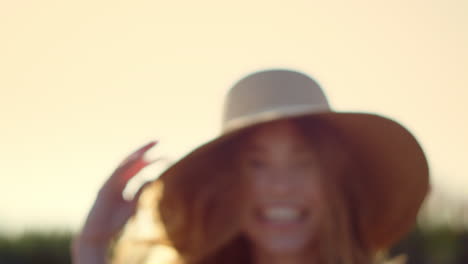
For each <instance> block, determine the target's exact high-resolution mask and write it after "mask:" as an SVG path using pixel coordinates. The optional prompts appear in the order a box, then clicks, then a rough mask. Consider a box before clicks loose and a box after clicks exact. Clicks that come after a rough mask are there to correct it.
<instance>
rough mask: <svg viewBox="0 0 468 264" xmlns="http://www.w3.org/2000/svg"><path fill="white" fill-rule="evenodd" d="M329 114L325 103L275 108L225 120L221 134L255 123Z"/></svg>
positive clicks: (329, 110)
mask: <svg viewBox="0 0 468 264" xmlns="http://www.w3.org/2000/svg"><path fill="white" fill-rule="evenodd" d="M329 112H331V109H330V106H329V105H328V104H327V103H324V104H314V105H310V104H304V105H294V106H283V107H275V108H272V109H266V110H262V111H261V112H257V113H252V114H246V115H242V116H240V117H234V118H230V119H228V120H225V121H224V122H223V125H222V134H226V133H229V132H232V131H234V130H238V129H241V128H245V127H248V126H251V125H254V124H257V123H263V122H268V121H273V120H278V119H282V118H288V117H294V116H300V115H306V114H320V113H329Z"/></svg>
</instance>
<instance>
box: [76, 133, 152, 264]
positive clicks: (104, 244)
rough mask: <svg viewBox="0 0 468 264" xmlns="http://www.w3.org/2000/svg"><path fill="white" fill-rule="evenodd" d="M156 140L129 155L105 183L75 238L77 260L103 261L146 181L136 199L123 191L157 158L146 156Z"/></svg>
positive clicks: (128, 216)
mask: <svg viewBox="0 0 468 264" xmlns="http://www.w3.org/2000/svg"><path fill="white" fill-rule="evenodd" d="M154 145H156V142H150V143H148V144H147V145H145V146H143V147H141V148H140V149H138V150H137V151H135V152H134V153H133V154H132V155H130V156H129V157H127V158H126V159H125V160H124V161H123V162H122V163H121V164H120V165H119V167H118V168H117V169H116V170H115V171H114V173H112V175H111V176H110V177H109V179H108V180H107V181H106V182H105V183H104V185H103V186H102V187H101V189H100V191H99V193H98V195H97V198H96V200H95V202H94V205H93V207H92V209H91V210H90V212H89V214H88V217H87V219H86V222H85V224H84V226H83V229H82V231H81V234H80V235H78V236H77V237H76V238H75V239H74V241H73V248H72V255H73V263H75V264H78V263H79V264H81V263H87V264H98V263H99V264H102V263H105V262H106V254H107V248H108V245H109V243H110V241H111V240H112V238H113V237H115V235H116V234H117V233H118V232H119V231H120V230H121V229H122V227H123V226H124V225H125V223H126V222H127V220H128V219H129V218H130V217H131V216H132V215H133V214H134V213H135V210H136V206H137V202H138V198H139V196H140V194H141V192H142V190H143V189H144V187H145V185H146V184H144V185H143V186H142V187H141V188H140V189H139V191H138V192H137V193H136V194H135V196H134V197H133V199H132V200H125V199H124V198H123V196H122V192H123V190H124V188H125V186H126V185H127V183H128V181H129V180H131V179H132V178H133V177H134V176H135V175H136V174H137V173H138V172H139V171H140V170H142V169H143V168H144V167H146V166H148V165H149V164H151V163H153V162H155V161H148V160H145V158H144V155H145V153H146V152H147V151H148V150H149V149H151V148H152V147H153V146H154Z"/></svg>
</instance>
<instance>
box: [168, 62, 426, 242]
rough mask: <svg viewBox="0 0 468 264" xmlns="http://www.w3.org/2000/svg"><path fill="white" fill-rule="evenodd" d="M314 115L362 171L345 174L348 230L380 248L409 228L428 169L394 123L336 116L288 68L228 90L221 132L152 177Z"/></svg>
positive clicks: (315, 88)
mask: <svg viewBox="0 0 468 264" xmlns="http://www.w3.org/2000/svg"><path fill="white" fill-rule="evenodd" d="M309 116H310V117H319V118H320V119H324V120H326V121H327V123H329V124H330V125H331V126H332V127H333V128H334V129H336V130H337V131H339V134H340V136H342V137H343V140H344V141H345V142H346V146H347V147H349V148H350V150H351V152H352V154H353V158H354V159H355V160H359V162H360V165H361V166H365V168H363V169H364V170H365V171H366V173H363V174H357V175H355V174H353V175H352V176H353V177H355V178H354V179H352V180H353V181H355V182H358V183H359V184H357V186H359V189H357V190H354V192H352V193H353V195H354V196H355V197H352V200H353V201H354V202H355V203H357V204H355V205H353V210H355V211H356V212H353V216H354V217H357V218H358V219H356V221H355V223H356V225H357V226H356V227H355V228H356V232H357V234H358V236H359V239H360V240H361V242H362V243H363V245H364V246H365V247H366V248H368V249H369V250H375V251H377V250H380V249H384V248H387V247H389V246H391V245H392V244H393V243H395V242H397V241H398V240H399V239H401V238H402V237H403V236H404V235H405V234H406V233H407V232H408V231H409V230H410V229H411V228H412V227H413V226H414V224H415V222H416V218H417V214H418V211H419V209H420V207H421V205H422V203H423V201H424V199H425V197H426V195H427V193H428V191H429V168H428V163H427V160H426V157H425V155H424V152H423V150H422V148H421V146H420V145H419V144H418V142H417V140H416V139H415V137H414V136H413V135H412V134H411V133H410V132H409V131H408V130H407V129H406V128H404V127H403V126H402V125H400V124H399V123H397V122H396V121H393V120H391V119H389V118H386V117H383V116H379V115H376V114H372V113H355V112H336V111H334V110H332V108H331V107H330V105H329V103H328V101H327V99H326V97H325V94H324V93H323V91H322V89H321V88H320V86H319V85H318V84H317V83H316V82H315V81H314V80H313V79H312V78H310V77H309V76H307V75H305V74H303V73H300V72H297V71H292V70H283V69H273V70H264V71H258V72H255V73H253V74H250V75H248V76H246V77H245V78H243V79H241V80H240V81H238V82H237V83H236V84H235V85H234V86H233V87H232V88H231V90H230V91H229V92H228V94H227V96H226V99H225V104H224V113H223V120H222V131H221V133H220V134H219V135H218V136H217V137H215V138H213V139H211V140H209V141H208V142H205V143H204V144H202V145H200V146H199V147H197V148H195V149H194V150H193V151H191V152H190V153H189V154H187V155H186V156H184V157H182V158H181V159H179V160H178V161H177V162H175V163H174V164H173V165H171V166H170V167H169V168H168V169H167V170H166V171H164V172H163V173H162V174H161V175H160V177H159V178H160V179H161V180H162V181H163V182H164V179H165V178H167V177H175V176H177V175H180V174H183V173H185V174H186V173H187V172H188V171H189V172H190V175H187V177H196V175H197V170H199V168H200V165H199V164H200V163H199V161H201V160H203V161H204V162H203V164H207V163H206V162H205V161H206V160H210V159H213V162H216V161H215V157H217V156H218V154H219V153H218V152H219V151H222V149H223V148H222V147H220V146H222V145H223V144H225V142H227V141H228V140H229V139H232V138H233V137H236V136H237V135H240V134H241V132H242V131H245V130H246V129H249V128H252V127H254V126H257V125H260V124H264V123H266V122H271V121H275V120H282V119H288V118H299V117H309Z"/></svg>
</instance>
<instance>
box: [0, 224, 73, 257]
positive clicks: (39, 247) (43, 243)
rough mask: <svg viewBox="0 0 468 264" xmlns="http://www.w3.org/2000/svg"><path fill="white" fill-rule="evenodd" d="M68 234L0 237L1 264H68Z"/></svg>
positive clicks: (48, 233) (69, 237) (53, 233)
mask: <svg viewBox="0 0 468 264" xmlns="http://www.w3.org/2000/svg"><path fill="white" fill-rule="evenodd" d="M71 237H72V234H71V233H70V232H36V231H34V232H26V233H24V234H22V235H20V236H15V237H9V236H1V235H0V263H1V264H30V263H31V264H32V263H36V264H37V263H48V264H68V263H71V261H70V241H71Z"/></svg>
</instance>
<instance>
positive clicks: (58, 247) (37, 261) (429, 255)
mask: <svg viewBox="0 0 468 264" xmlns="http://www.w3.org/2000/svg"><path fill="white" fill-rule="evenodd" d="M72 236H73V234H72V233H71V232H40V231H34V232H26V233H24V234H22V235H20V236H15V237H9V236H2V235H0V264H32V263H34V264H41V263H47V264H69V263H71V261H70V242H71V238H72ZM390 253H391V255H398V254H400V253H404V254H407V255H408V257H409V258H408V263H407V264H467V263H468V231H456V230H454V229H450V228H448V227H438V228H432V229H427V230H423V229H421V228H416V229H414V230H413V232H411V233H410V234H409V235H408V236H407V237H406V238H405V239H403V240H402V241H401V242H400V243H398V244H397V245H396V246H395V247H394V248H393V249H392V250H391V251H390Z"/></svg>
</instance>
